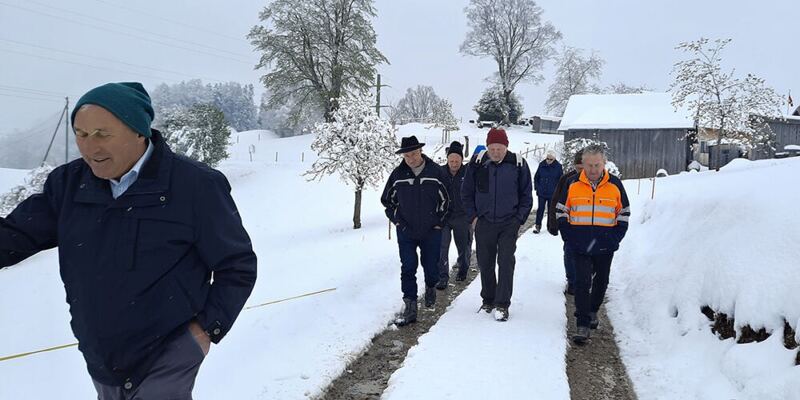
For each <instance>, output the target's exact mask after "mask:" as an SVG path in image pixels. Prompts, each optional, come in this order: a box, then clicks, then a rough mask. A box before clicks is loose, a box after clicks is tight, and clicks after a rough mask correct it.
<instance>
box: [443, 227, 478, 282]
mask: <svg viewBox="0 0 800 400" xmlns="http://www.w3.org/2000/svg"><path fill="white" fill-rule="evenodd" d="M471 236H472V234H471V232H470V223H469V221H467V219H466V218H460V219H456V220H454V221H447V224H446V225H445V226H444V228H442V251H441V254H440V256H439V278H448V277H449V276H450V258H449V257H450V256H449V253H450V238H451V237H452V239H453V241H454V242H456V249H457V250H458V270H459V272H461V273H466V272H467V269H469V259H470V257H471V253H472V248H471V247H472V240H470V237H471Z"/></svg>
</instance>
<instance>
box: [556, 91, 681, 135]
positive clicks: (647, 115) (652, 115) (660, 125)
mask: <svg viewBox="0 0 800 400" xmlns="http://www.w3.org/2000/svg"><path fill="white" fill-rule="evenodd" d="M693 127H694V121H693V119H692V118H691V113H690V112H689V111H688V110H687V109H685V108H679V109H678V111H676V110H675V108H674V107H673V106H672V96H671V95H670V94H669V93H637V94H583V95H573V96H571V97H570V98H569V102H568V103H567V109H566V111H565V112H564V117H563V118H562V120H561V126H559V128H558V130H560V131H566V130H569V129H670V128H673V129H690V128H693Z"/></svg>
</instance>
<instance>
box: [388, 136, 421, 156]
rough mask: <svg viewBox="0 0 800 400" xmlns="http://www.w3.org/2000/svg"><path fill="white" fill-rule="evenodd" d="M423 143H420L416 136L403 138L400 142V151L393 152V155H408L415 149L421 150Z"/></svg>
mask: <svg viewBox="0 0 800 400" xmlns="http://www.w3.org/2000/svg"><path fill="white" fill-rule="evenodd" d="M422 146H425V143H420V142H419V140H417V137H416V136H413V135H412V136H409V137H404V138H402V139H401V140H400V149H399V150H397V151H395V152H394V154H403V153H408V152H409V151H414V150H416V149H421V148H422Z"/></svg>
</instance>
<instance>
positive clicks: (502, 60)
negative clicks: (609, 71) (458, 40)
mask: <svg viewBox="0 0 800 400" xmlns="http://www.w3.org/2000/svg"><path fill="white" fill-rule="evenodd" d="M464 11H465V12H466V14H467V21H468V25H469V28H470V31H469V32H468V33H467V37H466V39H465V40H464V43H462V44H461V49H460V50H461V52H462V53H464V54H468V55H471V56H477V57H491V58H492V59H493V60H494V61H495V62H496V63H497V72H496V73H495V75H494V80H495V83H496V84H497V86H498V87H500V89H501V90H502V91H503V95H504V97H505V101H506V107H505V108H507V109H508V108H510V106H508V104H510V102H511V94H512V93H513V92H514V89H515V88H516V87H517V84H519V83H520V82H522V81H530V82H534V83H538V82H541V81H542V80H544V77H543V76H542V75H541V71H542V68H543V66H544V63H545V62H546V61H547V60H549V59H551V58H552V57H553V56H554V55H555V53H556V51H555V48H554V46H555V43H556V42H557V41H559V40H560V39H561V33H560V32H559V31H558V30H556V28H555V27H554V26H553V25H552V24H551V23H550V22H547V21H544V20H543V19H542V13H543V12H544V11H543V10H542V9H541V8H540V7H539V6H538V5H537V4H536V3H535V2H534V1H533V0H470V4H469V6H467V7H466V8H465V10H464ZM503 123H505V124H509V123H510V120H509V118H508V115H506V116H505V118H504V121H503Z"/></svg>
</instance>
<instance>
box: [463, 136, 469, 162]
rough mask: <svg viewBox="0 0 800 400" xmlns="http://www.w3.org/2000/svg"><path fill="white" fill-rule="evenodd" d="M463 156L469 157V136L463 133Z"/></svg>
mask: <svg viewBox="0 0 800 400" xmlns="http://www.w3.org/2000/svg"><path fill="white" fill-rule="evenodd" d="M464 143H465V144H464V158H465V159H468V158H469V136H467V135H464Z"/></svg>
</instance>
